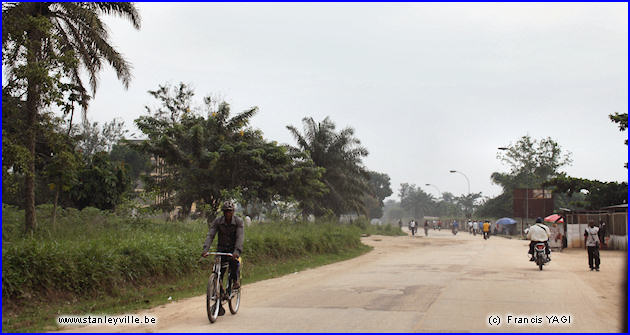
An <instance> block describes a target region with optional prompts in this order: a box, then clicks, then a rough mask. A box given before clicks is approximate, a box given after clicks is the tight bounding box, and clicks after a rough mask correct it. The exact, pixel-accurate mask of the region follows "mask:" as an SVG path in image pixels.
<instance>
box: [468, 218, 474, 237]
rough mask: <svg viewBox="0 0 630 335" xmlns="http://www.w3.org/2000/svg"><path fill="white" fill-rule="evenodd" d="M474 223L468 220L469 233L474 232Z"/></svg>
mask: <svg viewBox="0 0 630 335" xmlns="http://www.w3.org/2000/svg"><path fill="white" fill-rule="evenodd" d="M472 230H473V224H472V221H470V220H468V234H472Z"/></svg>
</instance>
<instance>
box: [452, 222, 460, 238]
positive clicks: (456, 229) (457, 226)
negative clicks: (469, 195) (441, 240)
mask: <svg viewBox="0 0 630 335" xmlns="http://www.w3.org/2000/svg"><path fill="white" fill-rule="evenodd" d="M458 230H459V223H457V220H454V221H453V230H452V232H453V235H455V234H457V231H458Z"/></svg>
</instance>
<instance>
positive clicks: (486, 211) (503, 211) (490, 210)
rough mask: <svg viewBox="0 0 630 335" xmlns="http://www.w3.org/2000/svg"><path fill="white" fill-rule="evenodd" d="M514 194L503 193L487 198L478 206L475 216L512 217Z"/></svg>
mask: <svg viewBox="0 0 630 335" xmlns="http://www.w3.org/2000/svg"><path fill="white" fill-rule="evenodd" d="M512 199H513V195H512V194H509V193H501V194H499V195H498V196H496V197H494V198H491V199H486V200H485V201H484V202H483V203H481V204H480V205H479V207H477V210H476V211H475V216H477V217H480V218H484V217H486V218H487V217H495V218H500V217H510V216H512V201H513V200H512Z"/></svg>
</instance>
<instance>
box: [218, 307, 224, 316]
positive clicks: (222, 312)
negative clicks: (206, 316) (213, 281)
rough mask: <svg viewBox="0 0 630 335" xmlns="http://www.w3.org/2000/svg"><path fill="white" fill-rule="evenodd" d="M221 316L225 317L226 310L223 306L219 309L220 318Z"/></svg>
mask: <svg viewBox="0 0 630 335" xmlns="http://www.w3.org/2000/svg"><path fill="white" fill-rule="evenodd" d="M221 315H225V308H223V306H220V307H219V316H221Z"/></svg>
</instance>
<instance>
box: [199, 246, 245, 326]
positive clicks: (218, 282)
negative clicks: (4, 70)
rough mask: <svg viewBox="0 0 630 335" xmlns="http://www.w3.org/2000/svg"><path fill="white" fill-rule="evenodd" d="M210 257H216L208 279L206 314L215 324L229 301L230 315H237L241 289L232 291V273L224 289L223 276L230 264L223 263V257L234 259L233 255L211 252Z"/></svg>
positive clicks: (228, 275) (228, 276)
mask: <svg viewBox="0 0 630 335" xmlns="http://www.w3.org/2000/svg"><path fill="white" fill-rule="evenodd" d="M208 254H210V255H215V258H214V265H213V267H212V274H210V278H209V279H208V287H207V290H206V312H207V313H208V320H210V323H214V322H215V321H216V320H217V317H218V316H219V310H220V309H221V305H223V304H225V302H226V301H227V303H228V307H229V309H230V313H232V314H236V313H237V312H238V308H239V306H240V304H241V288H240V287H239V288H238V289H232V285H233V283H232V281H231V280H230V273H229V272H228V274H227V276H226V277H227V279H226V280H227V282H228V284H227V287H226V288H225V289H224V285H223V280H222V279H223V278H222V276H221V275H222V274H224V273H225V272H226V270H228V269H229V263H228V262H221V256H229V257H232V254H231V253H225V252H209V253H208Z"/></svg>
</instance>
